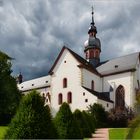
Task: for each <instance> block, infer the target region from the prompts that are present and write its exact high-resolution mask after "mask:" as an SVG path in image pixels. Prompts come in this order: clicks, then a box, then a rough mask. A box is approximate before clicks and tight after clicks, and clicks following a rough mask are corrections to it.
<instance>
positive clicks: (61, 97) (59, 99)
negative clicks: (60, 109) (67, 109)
mask: <svg viewBox="0 0 140 140" xmlns="http://www.w3.org/2000/svg"><path fill="white" fill-rule="evenodd" d="M62 102H63V95H62V93H59V95H58V104H59V105H61V104H62Z"/></svg>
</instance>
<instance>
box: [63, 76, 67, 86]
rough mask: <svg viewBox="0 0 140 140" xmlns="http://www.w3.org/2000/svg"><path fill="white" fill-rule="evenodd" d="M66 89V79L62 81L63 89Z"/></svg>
mask: <svg viewBox="0 0 140 140" xmlns="http://www.w3.org/2000/svg"><path fill="white" fill-rule="evenodd" d="M66 87H67V78H64V79H63V88H66Z"/></svg>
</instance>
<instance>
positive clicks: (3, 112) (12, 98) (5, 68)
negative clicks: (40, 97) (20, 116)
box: [0, 51, 21, 125]
mask: <svg viewBox="0 0 140 140" xmlns="http://www.w3.org/2000/svg"><path fill="white" fill-rule="evenodd" d="M11 60H12V59H11V58H10V57H9V56H8V55H6V54H5V53H3V52H1V51H0V125H4V124H6V123H9V122H10V120H11V117H12V116H13V115H14V114H15V112H16V109H17V106H18V105H19V101H20V98H21V94H20V93H19V91H18V88H17V84H16V80H15V79H14V78H13V77H12V76H11V72H12V70H11Z"/></svg>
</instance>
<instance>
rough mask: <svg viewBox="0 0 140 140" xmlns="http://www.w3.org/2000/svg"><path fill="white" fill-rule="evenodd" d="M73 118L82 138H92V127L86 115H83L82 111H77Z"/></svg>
mask: <svg viewBox="0 0 140 140" xmlns="http://www.w3.org/2000/svg"><path fill="white" fill-rule="evenodd" d="M73 116H74V118H75V119H76V121H77V123H78V125H79V127H80V130H81V133H82V137H83V138H85V137H91V133H92V132H91V129H90V126H89V124H88V121H87V118H86V117H85V115H83V113H82V112H81V111H80V110H78V109H76V110H75V111H74V113H73Z"/></svg>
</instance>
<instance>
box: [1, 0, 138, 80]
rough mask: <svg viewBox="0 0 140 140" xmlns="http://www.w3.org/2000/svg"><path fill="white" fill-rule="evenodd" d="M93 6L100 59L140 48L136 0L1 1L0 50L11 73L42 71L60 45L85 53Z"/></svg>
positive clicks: (31, 75)
mask: <svg viewBox="0 0 140 140" xmlns="http://www.w3.org/2000/svg"><path fill="white" fill-rule="evenodd" d="M92 5H93V6H94V13H95V14H94V19H95V25H96V27H97V30H98V34H97V37H98V38H100V40H101V44H102V52H101V60H102V61H103V60H107V59H111V58H115V57H118V56H122V55H126V54H129V53H133V52H136V51H140V47H139V45H140V12H139V10H140V1H139V0H129V1H128V0H118V1H117V0H98V1H96V0H94V1H93V0H0V50H1V51H4V52H6V53H7V54H8V55H9V56H11V57H13V58H15V60H13V61H12V64H13V67H12V69H13V75H14V76H16V75H17V74H18V73H19V72H20V71H21V72H22V74H23V76H24V80H27V79H32V78H36V77H40V76H44V75H47V72H48V70H49V69H50V68H51V66H52V64H53V63H54V61H55V59H56V57H57V55H58V54H59V52H60V50H61V48H62V47H63V45H64V44H68V47H70V48H71V49H72V50H73V51H75V52H76V53H78V54H79V55H81V56H83V57H84V53H83V50H84V46H83V44H84V42H85V41H86V40H87V39H88V34H87V32H88V28H89V25H90V22H91V6H92Z"/></svg>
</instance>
